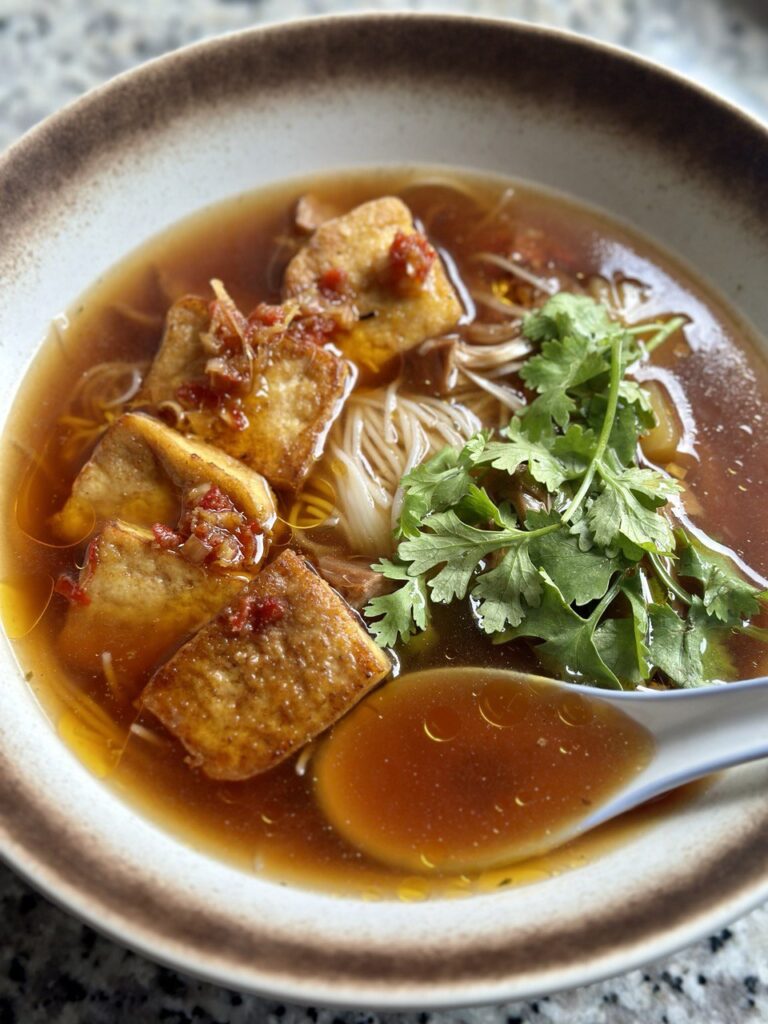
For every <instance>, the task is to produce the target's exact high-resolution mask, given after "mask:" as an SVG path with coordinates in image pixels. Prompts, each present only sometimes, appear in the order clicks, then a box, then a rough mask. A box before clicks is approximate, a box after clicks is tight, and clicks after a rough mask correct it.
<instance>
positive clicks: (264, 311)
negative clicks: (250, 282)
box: [248, 302, 285, 327]
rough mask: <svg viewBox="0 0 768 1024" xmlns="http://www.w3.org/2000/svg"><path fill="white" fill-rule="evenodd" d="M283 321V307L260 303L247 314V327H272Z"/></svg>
mask: <svg viewBox="0 0 768 1024" xmlns="http://www.w3.org/2000/svg"><path fill="white" fill-rule="evenodd" d="M284 320H285V308H284V307H283V306H271V305H270V304H269V303H268V302H260V303H259V304H258V306H257V307H256V308H255V309H254V310H252V311H251V312H250V313H249V314H248V325H249V327H274V326H275V324H281V323H282V322H283V321H284Z"/></svg>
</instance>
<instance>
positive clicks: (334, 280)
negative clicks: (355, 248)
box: [317, 267, 349, 302]
mask: <svg viewBox="0 0 768 1024" xmlns="http://www.w3.org/2000/svg"><path fill="white" fill-rule="evenodd" d="M317 287H318V288H319V289H320V293H321V295H323V297H324V298H326V299H329V300H330V301H331V302H338V300H339V299H342V298H347V297H348V293H349V274H348V273H347V272H346V270H342V269H341V268H340V267H330V268H329V269H328V270H326V271H324V272H323V273H322V274H321V275H320V277H318V279H317Z"/></svg>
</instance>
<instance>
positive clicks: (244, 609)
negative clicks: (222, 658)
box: [219, 594, 286, 635]
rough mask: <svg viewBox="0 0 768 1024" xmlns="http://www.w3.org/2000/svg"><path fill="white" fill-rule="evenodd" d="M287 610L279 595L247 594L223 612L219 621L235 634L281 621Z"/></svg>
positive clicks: (229, 631)
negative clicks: (259, 596) (258, 596)
mask: <svg viewBox="0 0 768 1024" xmlns="http://www.w3.org/2000/svg"><path fill="white" fill-rule="evenodd" d="M285 612H286V608H285V603H284V602H283V601H281V600H280V598H279V597H263V598H257V597H255V596H254V595H253V594H245V595H243V596H242V597H241V598H240V600H239V601H238V602H237V604H236V605H234V606H233V607H231V608H227V609H225V610H224V611H223V612H222V613H221V615H220V616H219V621H220V622H221V623H222V625H223V626H224V627H225V629H226V630H227V632H228V633H232V634H233V635H236V634H238V633H243V632H249V633H251V632H258V631H259V630H261V629H263V628H264V627H265V626H270V625H272V624H273V623H275V622H279V621H280V619H282V618H283V616H284V615H285Z"/></svg>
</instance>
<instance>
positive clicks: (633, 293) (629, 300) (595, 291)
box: [586, 274, 651, 324]
mask: <svg viewBox="0 0 768 1024" xmlns="http://www.w3.org/2000/svg"><path fill="white" fill-rule="evenodd" d="M586 291H587V294H588V295H591V296H592V298H593V299H594V300H595V301H596V302H600V303H601V304H602V305H604V306H606V307H607V308H608V309H609V310H610V312H611V313H612V314H613V315H614V316H616V317H618V318H619V319H620V320H623V321H624V322H625V323H626V324H631V323H634V322H637V321H638V320H643V319H644V317H646V316H647V315H649V313H650V312H651V309H650V305H651V304H650V301H649V300H650V298H651V291H650V288H649V287H648V286H647V285H645V284H643V283H642V282H641V281H636V280H634V279H632V278H629V277H622V276H620V275H616V274H614V276H613V277H610V278H608V277H603V276H602V275H600V274H593V275H592V276H591V277H590V278H589V279H588V280H587V282H586Z"/></svg>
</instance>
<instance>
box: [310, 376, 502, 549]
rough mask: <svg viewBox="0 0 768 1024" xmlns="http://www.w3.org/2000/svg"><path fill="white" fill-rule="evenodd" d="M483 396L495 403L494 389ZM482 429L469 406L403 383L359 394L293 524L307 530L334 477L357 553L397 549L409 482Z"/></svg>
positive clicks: (341, 519) (341, 524) (341, 517)
mask: <svg viewBox="0 0 768 1024" xmlns="http://www.w3.org/2000/svg"><path fill="white" fill-rule="evenodd" d="M477 392H478V389H475V393H476V394H475V398H477ZM479 394H480V395H482V396H483V398H482V399H480V404H483V401H485V400H487V399H488V398H489V397H490V396H489V395H488V394H487V392H486V391H480V392H479ZM504 397H505V399H507V400H508V396H507V395H506V394H505V396H504ZM485 405H486V409H487V406H488V402H487V401H486V402H485ZM493 405H494V411H493V413H492V415H491V418H492V419H496V417H497V416H498V406H499V401H498V399H494V400H493ZM506 418H508V415H507V417H506ZM482 425H483V424H482V421H481V419H480V418H479V417H478V416H477V415H476V413H475V412H473V411H472V410H471V409H470V408H469V407H468V405H466V404H464V403H463V402H462V403H459V402H454V401H445V400H443V399H440V398H433V397H430V396H425V395H416V394H408V393H406V392H403V391H400V390H399V383H398V382H397V381H395V382H394V383H392V384H389V385H388V386H386V387H382V388H377V389H375V390H372V391H362V390H361V391H358V392H355V393H353V394H352V395H351V396H350V397H349V399H348V400H347V404H346V406H345V407H344V411H343V413H342V415H341V417H340V418H339V420H338V421H337V422H336V424H335V425H334V427H333V429H332V431H331V433H330V435H329V438H328V444H327V446H326V453H325V456H324V457H323V459H322V461H321V463H320V464H319V466H318V469H317V470H316V471H315V473H314V474H313V476H312V478H310V481H309V484H308V486H307V487H306V488H305V490H304V492H303V493H302V495H301V496H300V497H299V499H297V503H296V505H295V506H294V508H293V509H292V510H291V517H290V521H291V523H292V524H294V523H296V524H297V525H299V526H300V527H301V526H302V516H306V515H307V509H308V508H309V507H311V506H312V505H313V504H315V507H316V501H315V496H314V495H315V493H316V490H317V487H318V480H319V481H328V480H329V479H330V480H332V481H333V491H334V494H335V502H334V504H335V509H336V510H337V512H338V528H339V529H340V530H342V531H343V532H344V535H345V539H346V541H347V543H348V544H349V546H350V547H351V548H352V550H353V551H354V552H355V553H357V554H367V555H374V554H376V555H381V554H383V553H385V552H387V551H390V550H391V549H392V530H393V528H394V526H395V523H396V521H397V517H398V515H399V512H400V507H401V504H402V494H401V491H400V480H401V478H402V477H403V476H404V475H405V474H406V473H408V472H410V470H411V469H413V468H414V466H417V465H418V464H419V463H420V462H422V461H423V460H424V459H425V458H427V457H429V456H430V455H432V454H434V453H435V452H437V451H439V450H440V449H441V448H444V447H445V446H446V445H461V444H463V443H464V442H465V441H466V440H467V438H469V437H471V436H472V434H474V433H475V432H476V431H478V430H479V429H480V428H481V427H482ZM321 486H322V485H321ZM326 525H327V523H326Z"/></svg>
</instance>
